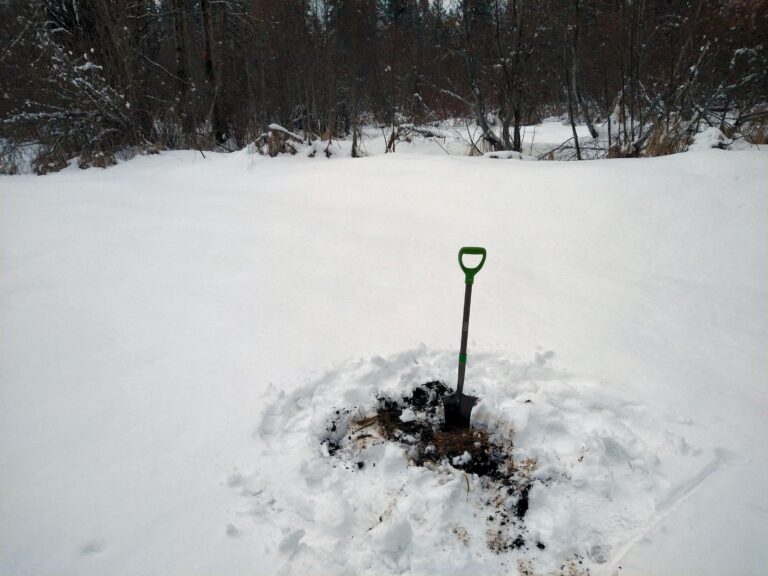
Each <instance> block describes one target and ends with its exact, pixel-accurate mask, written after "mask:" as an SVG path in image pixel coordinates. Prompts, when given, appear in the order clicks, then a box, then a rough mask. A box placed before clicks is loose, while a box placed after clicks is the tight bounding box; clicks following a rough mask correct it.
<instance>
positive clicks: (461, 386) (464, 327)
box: [456, 282, 472, 396]
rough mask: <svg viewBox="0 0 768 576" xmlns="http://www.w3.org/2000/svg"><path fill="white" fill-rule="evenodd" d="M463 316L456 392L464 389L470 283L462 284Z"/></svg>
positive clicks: (459, 392)
mask: <svg viewBox="0 0 768 576" xmlns="http://www.w3.org/2000/svg"><path fill="white" fill-rule="evenodd" d="M464 286H465V288H464V318H463V319H462V321H461V348H460V351H459V380H458V382H457V383H456V394H458V395H459V396H460V395H461V394H462V392H463V391H464V372H465V371H466V369H467V337H468V336H469V306H470V304H471V302H472V283H471V282H468V283H467V284H465V285H464Z"/></svg>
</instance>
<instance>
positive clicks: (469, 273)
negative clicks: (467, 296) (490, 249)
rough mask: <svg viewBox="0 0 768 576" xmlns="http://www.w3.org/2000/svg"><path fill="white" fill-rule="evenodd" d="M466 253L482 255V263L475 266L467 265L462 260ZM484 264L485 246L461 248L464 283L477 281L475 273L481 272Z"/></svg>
mask: <svg viewBox="0 0 768 576" xmlns="http://www.w3.org/2000/svg"><path fill="white" fill-rule="evenodd" d="M464 254H470V255H472V256H482V258H481V259H480V264H478V265H477V266H475V267H474V268H469V267H468V266H465V265H464V262H462V260H461V259H462V258H463V257H464ZM483 264H485V248H480V247H477V246H464V248H462V249H461V250H459V266H461V269H462V270H464V284H472V283H473V282H474V281H475V274H477V273H478V272H480V268H482V267H483Z"/></svg>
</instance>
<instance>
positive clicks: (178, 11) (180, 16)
mask: <svg viewBox="0 0 768 576" xmlns="http://www.w3.org/2000/svg"><path fill="white" fill-rule="evenodd" d="M171 9H172V10H173V31H174V42H175V51H176V106H177V114H178V116H179V118H181V127H182V130H183V131H184V134H185V135H189V134H191V133H192V131H193V129H194V127H193V126H192V116H191V110H190V105H189V100H188V93H189V72H188V70H187V38H186V34H185V31H184V11H183V7H182V0H173V1H172V3H171Z"/></svg>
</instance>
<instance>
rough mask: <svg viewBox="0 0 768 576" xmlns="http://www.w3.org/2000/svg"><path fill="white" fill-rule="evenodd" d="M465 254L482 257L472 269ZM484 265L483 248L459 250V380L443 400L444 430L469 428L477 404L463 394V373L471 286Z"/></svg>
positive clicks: (473, 399)
mask: <svg viewBox="0 0 768 576" xmlns="http://www.w3.org/2000/svg"><path fill="white" fill-rule="evenodd" d="M465 254H470V255H476V256H482V258H481V259H480V263H479V264H478V265H477V266H475V267H474V268H469V267H468V266H466V265H465V264H464V262H463V261H462V258H463V257H464V255H465ZM483 264H485V248H473V247H469V246H467V247H464V248H462V249H461V250H459V266H461V269H462V270H464V284H465V286H466V287H465V288H464V319H463V320H462V323H461V350H460V351H459V380H458V383H457V384H456V392H455V393H453V394H451V395H450V396H446V397H444V398H443V409H444V411H445V427H446V428H469V419H470V416H471V415H472V407H473V406H474V405H475V402H477V398H476V397H475V396H469V395H467V394H464V372H465V370H466V369H467V335H468V334H469V306H470V302H471V301H472V284H473V283H474V281H475V274H477V273H478V272H480V269H481V268H482V267H483Z"/></svg>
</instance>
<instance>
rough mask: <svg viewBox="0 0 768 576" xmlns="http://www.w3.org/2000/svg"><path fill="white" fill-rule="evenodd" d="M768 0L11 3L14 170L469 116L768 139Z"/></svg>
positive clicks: (0, 135) (511, 125)
mask: <svg viewBox="0 0 768 576" xmlns="http://www.w3.org/2000/svg"><path fill="white" fill-rule="evenodd" d="M766 39H768V1H766V0H713V1H704V0H688V1H672V0H545V1H533V0H124V1H118V0H61V1H53V0H32V1H23V2H22V1H15V0H11V1H9V0H5V1H4V2H0V78H1V79H2V80H1V81H0V82H1V83H0V96H1V97H0V127H1V130H0V172H5V173H14V172H17V171H18V170H19V166H20V165H21V163H22V161H23V159H24V158H25V157H26V158H28V159H29V161H30V162H31V166H32V168H33V169H34V170H35V171H36V172H38V173H45V172H48V171H53V170H56V169H60V168H62V167H63V166H66V163H67V161H68V160H70V159H71V158H73V157H79V159H80V160H79V162H80V165H81V166H83V167H85V166H89V165H97V166H105V165H108V164H110V163H113V162H114V161H115V157H116V156H120V155H121V154H135V153H148V152H153V151H158V150H161V149H179V148H195V149H200V150H224V151H227V150H229V151H232V150H237V149H241V148H243V147H245V146H247V145H248V144H249V143H252V142H255V141H258V140H259V139H263V138H264V137H265V136H266V134H267V133H268V132H269V130H270V126H274V125H276V124H279V125H280V126H283V127H285V128H286V131H290V132H291V134H292V136H291V137H293V136H295V135H298V136H299V137H300V138H301V139H304V140H307V141H309V140H316V139H323V140H328V139H336V138H349V139H351V141H352V148H351V150H352V155H353V156H355V155H358V153H359V152H358V150H359V149H358V144H357V139H358V137H359V133H360V126H362V125H364V124H366V125H367V124H379V125H381V126H382V127H383V128H385V129H386V130H388V134H389V135H390V139H391V141H392V148H393V149H394V143H395V141H396V139H397V137H398V131H399V127H400V126H402V125H403V124H407V125H411V124H413V125H430V124H435V123H439V122H440V121H443V120H445V119H448V118H468V119H471V121H472V122H473V124H474V125H475V126H476V128H477V130H478V131H479V133H480V140H481V141H482V147H483V149H484V150H515V151H520V150H521V136H520V134H521V127H522V126H524V125H527V124H532V123H536V122H538V121H540V120H541V119H542V118H545V117H548V116H552V115H562V116H563V117H564V118H567V119H569V120H570V122H571V124H572V126H573V134H574V141H575V142H574V144H575V147H576V153H577V157H579V158H581V153H580V151H579V142H578V137H577V136H576V130H575V124H577V123H578V124H586V126H587V127H588V129H589V132H590V133H591V135H592V137H593V138H596V137H597V128H596V125H597V124H599V123H601V122H605V121H606V120H607V119H611V121H610V122H607V123H606V125H605V126H606V128H607V131H608V134H604V135H603V136H604V141H605V149H604V154H603V155H604V156H609V157H630V156H641V155H661V154H669V153H673V152H677V151H680V150H683V149H685V146H686V145H687V142H688V141H689V139H690V137H691V136H692V135H693V134H695V133H696V131H697V130H699V129H700V128H701V126H702V125H708V126H717V127H719V128H720V129H721V130H722V131H723V132H724V133H725V134H726V135H729V136H730V135H733V134H739V135H743V137H745V138H746V139H748V140H749V141H751V142H756V143H762V142H765V141H766V134H767V133H768V107H766V103H767V102H768V99H767V98H766V95H768V46H766Z"/></svg>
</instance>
